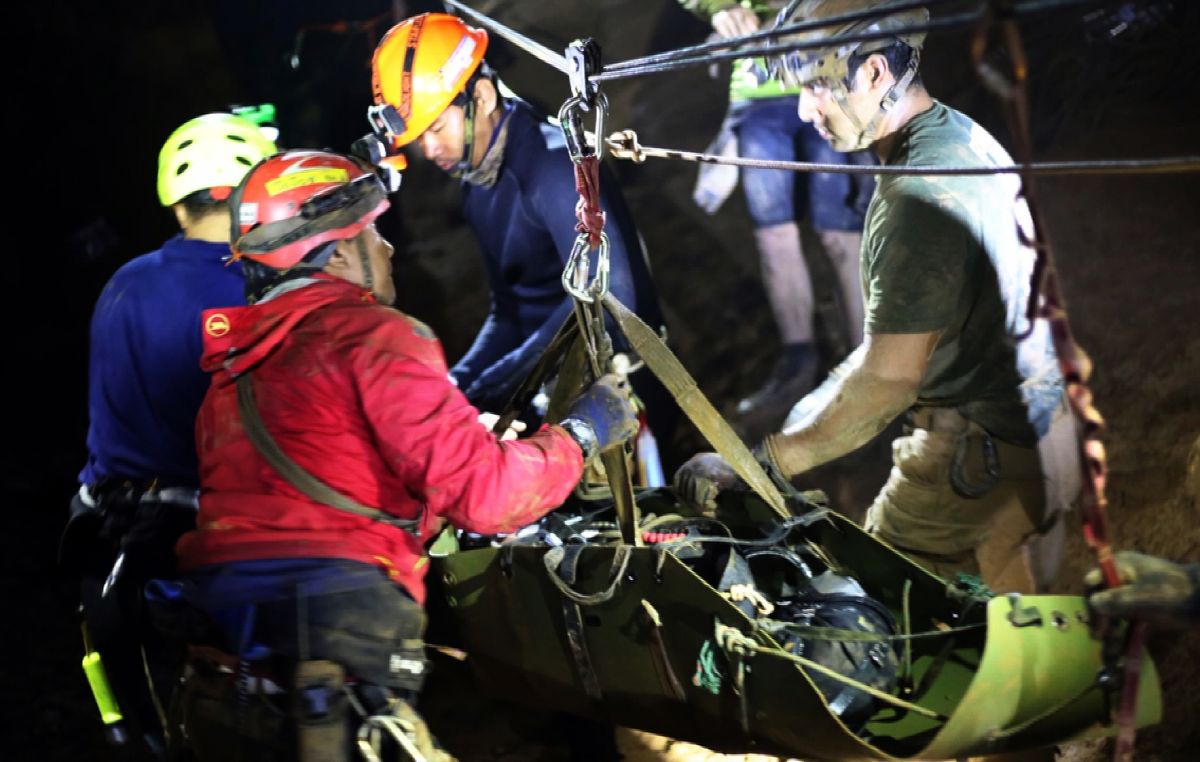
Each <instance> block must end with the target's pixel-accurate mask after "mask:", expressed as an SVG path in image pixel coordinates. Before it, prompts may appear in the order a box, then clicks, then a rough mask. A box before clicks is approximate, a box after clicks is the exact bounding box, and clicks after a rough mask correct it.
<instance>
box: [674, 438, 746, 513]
mask: <svg viewBox="0 0 1200 762" xmlns="http://www.w3.org/2000/svg"><path fill="white" fill-rule="evenodd" d="M739 484H742V480H741V478H739V477H738V475H737V472H736V471H734V470H733V467H732V466H730V465H729V463H728V462H727V461H726V460H725V459H724V458H722V457H721V456H720V455H718V454H717V453H715V452H702V453H699V454H698V455H693V456H692V457H691V458H690V459H689V460H688V462H687V463H684V464H683V465H682V466H680V467H679V470H678V471H676V472H675V494H677V495H678V496H679V498H680V499H681V500H683V501H684V502H685V503H687V504H688V505H690V506H692V508H695V509H696V510H699V511H707V512H712V511H715V510H716V509H717V495H719V494H720V493H722V492H724V491H725V490H728V489H731V488H733V487H735V486H737V485H739Z"/></svg>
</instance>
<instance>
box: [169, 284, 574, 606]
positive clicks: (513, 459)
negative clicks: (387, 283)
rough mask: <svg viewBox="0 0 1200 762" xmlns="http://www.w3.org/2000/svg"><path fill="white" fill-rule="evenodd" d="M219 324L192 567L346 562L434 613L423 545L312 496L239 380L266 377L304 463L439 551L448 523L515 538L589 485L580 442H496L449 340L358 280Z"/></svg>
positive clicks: (239, 313)
mask: <svg viewBox="0 0 1200 762" xmlns="http://www.w3.org/2000/svg"><path fill="white" fill-rule="evenodd" d="M203 325H204V330H205V336H204V355H203V357H202V358H201V367H203V368H204V370H206V371H208V372H210V373H212V374H213V378H212V386H211V387H210V388H209V390H208V395H207V396H206V397H205V399H204V404H203V406H202V407H201V409H200V415H199V417H198V418H197V420H196V445H197V450H198V453H199V457H200V484H201V494H200V515H199V520H198V525H197V529H196V530H195V531H193V532H189V533H187V534H186V535H184V536H183V537H182V538H181V539H180V540H179V544H178V545H177V547H176V550H177V552H178V555H179V559H180V565H181V568H182V569H184V570H189V569H195V568H197V567H200V566H206V565H209V564H216V563H224V562H230V561H244V560H258V559H274V558H313V557H323V558H328V557H334V558H345V559H351V560H354V561H362V562H366V563H370V564H376V565H379V566H381V567H383V568H385V569H386V570H387V572H388V573H389V575H390V576H391V577H392V579H393V580H395V581H396V582H397V583H398V584H400V585H402V586H403V587H404V588H405V589H407V590H408V591H409V593H411V594H412V596H413V597H414V598H415V599H416V600H417V601H418V602H423V601H424V597H425V585H424V573H425V567H426V563H425V560H426V559H425V555H424V552H423V549H422V545H421V541H420V540H418V539H417V538H416V537H414V536H413V535H412V534H410V533H409V532H406V531H404V530H401V529H398V528H396V527H392V526H389V525H386V524H382V523H380V522H376V521H372V520H370V519H367V518H362V517H359V516H356V515H354V514H351V513H347V512H345V511H341V510H338V509H336V508H330V507H328V506H325V505H322V504H320V503H317V502H315V501H313V500H311V499H310V498H308V497H306V496H305V495H304V494H302V493H301V492H299V491H298V490H297V489H295V488H294V487H292V486H291V484H289V483H288V482H287V481H286V480H284V478H283V477H282V476H280V475H279V473H277V472H276V471H275V469H274V468H272V467H271V465H270V464H269V463H267V461H266V460H265V459H264V458H263V457H262V456H261V455H259V454H258V452H257V450H255V449H254V446H253V445H252V444H251V443H250V440H249V439H248V438H247V437H246V433H245V431H244V430H243V428H242V422H241V416H240V414H239V412H238V406H237V386H236V384H235V381H236V378H237V376H238V375H239V374H242V373H245V372H247V371H251V370H252V374H251V378H252V379H253V384H254V396H255V399H256V402H257V407H258V409H259V413H260V414H261V416H262V419H263V422H264V423H265V424H266V427H267V429H268V430H269V431H270V432H271V434H272V436H273V437H274V438H275V441H276V442H277V443H278V444H279V446H280V447H281V448H282V449H283V451H284V452H285V453H287V454H288V456H289V457H291V458H292V459H293V460H294V461H296V462H297V463H298V464H300V466H302V467H303V468H305V469H306V470H308V472H309V473H311V474H312V475H314V476H316V477H317V478H318V479H320V480H321V481H323V482H325V483H326V484H328V485H329V486H330V487H332V488H333V489H335V490H337V491H338V492H341V493H343V494H345V495H347V496H349V497H351V498H353V499H354V500H357V501H358V502H359V503H362V504H363V505H368V506H372V507H376V508H379V509H381V510H384V511H386V512H388V513H390V514H393V515H395V516H398V517H401V518H416V517H418V516H420V517H421V521H422V536H423V537H424V538H426V539H428V537H429V535H430V533H431V532H432V531H433V530H434V528H435V527H436V526H437V525H438V523H439V521H438V517H445V518H446V519H448V520H449V521H451V522H452V523H453V524H454V525H455V526H458V527H461V528H463V529H468V530H471V531H475V532H480V533H485V534H491V533H497V532H511V531H513V530H514V529H516V528H518V527H520V526H523V525H525V524H529V523H531V522H533V521H535V520H536V519H538V518H540V517H541V516H542V515H543V514H545V513H546V512H547V511H548V510H550V509H551V508H553V507H555V506H557V505H559V504H560V503H561V502H562V501H563V500H564V499H566V497H567V495H568V493H570V491H571V490H572V488H573V487H574V486H575V484H576V482H578V481H579V476H580V474H581V472H582V469H583V462H582V455H581V453H580V450H579V447H578V446H577V445H576V444H575V443H574V441H572V440H571V438H570V437H569V436H568V435H567V433H566V432H565V431H563V430H562V429H560V428H558V427H551V428H548V429H543V430H542V431H540V432H538V433H537V434H534V435H533V436H531V437H528V438H526V439H523V440H516V441H510V442H504V443H501V442H498V441H496V438H495V437H494V436H492V434H491V433H490V432H489V431H488V430H487V429H485V428H484V427H483V425H482V424H480V423H479V422H478V420H477V418H478V416H479V411H478V410H476V409H475V408H473V407H472V406H471V404H470V403H469V402H467V399H466V397H464V396H463V395H462V393H461V392H459V390H458V389H456V388H455V387H454V385H453V384H452V383H451V382H450V380H449V378H448V376H447V370H446V362H445V359H444V358H443V356H442V347H441V344H440V343H439V342H438V340H437V338H436V337H435V336H434V335H433V332H432V331H430V330H429V328H427V327H426V326H425V325H423V324H421V323H420V322H418V321H416V320H413V319H412V318H409V317H407V316H406V315H404V314H402V313H400V312H397V311H396V310H393V309H390V308H388V307H383V306H381V305H378V304H376V303H375V300H374V299H373V298H372V297H371V296H370V295H369V294H366V293H364V292H363V290H362V289H361V288H359V287H357V286H355V285H353V284H351V283H349V282H347V281H344V280H340V279H336V278H332V277H321V278H320V280H319V281H318V282H317V283H314V284H311V285H307V286H304V287H302V288H298V289H296V290H294V291H289V292H286V293H283V294H281V295H279V296H277V297H275V298H274V299H271V300H269V301H267V302H264V303H261V304H258V305H255V306H252V307H233V308H228V309H218V310H209V311H207V312H205V313H204V323H203Z"/></svg>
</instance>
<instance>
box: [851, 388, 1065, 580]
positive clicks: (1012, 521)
mask: <svg viewBox="0 0 1200 762" xmlns="http://www.w3.org/2000/svg"><path fill="white" fill-rule="evenodd" d="M987 440H990V441H991V443H992V444H993V445H994V448H995V449H994V455H993V457H992V459H991V463H992V466H994V467H998V468H992V469H991V472H990V473H989V467H988V456H987V453H986V450H985V447H986V445H985V442H986V441H987ZM892 463H893V465H892V471H891V474H890V475H889V476H888V480H887V483H886V484H884V486H883V489H882V490H881V491H880V493H879V495H878V496H877V497H876V498H875V501H874V503H872V505H871V507H870V508H869V509H868V511H867V518H866V522H865V527H866V529H867V531H868V532H870V533H872V534H874V535H876V536H877V537H879V538H880V539H882V540H884V541H885V542H887V543H889V544H891V545H893V546H894V547H896V548H897V549H898V550H900V551H901V552H903V553H905V554H906V555H909V556H911V557H912V558H913V560H915V561H917V562H918V563H920V564H921V565H923V566H925V567H926V568H928V569H930V570H931V571H933V572H934V573H936V574H938V575H940V576H942V577H945V578H947V579H950V580H953V579H954V577H955V576H956V575H957V573H959V572H963V573H966V574H975V575H979V574H980V571H981V565H980V559H979V558H978V557H977V553H976V551H977V550H980V549H981V546H982V545H984V543H985V540H988V537H989V533H993V535H994V536H993V538H992V540H994V541H998V542H997V543H995V544H996V545H997V546H996V547H995V548H994V552H993V553H992V554H991V555H992V556H993V563H988V564H985V566H986V567H993V568H991V569H988V568H985V569H984V572H985V574H984V581H985V582H987V583H988V584H989V585H992V586H993V588H994V589H997V591H1007V590H1020V589H1021V588H1026V590H1025V591H1026V592H1028V588H1029V587H1031V585H1030V581H1029V579H1028V576H1027V575H1026V574H1025V573H1024V568H1023V566H1022V565H1021V563H1020V562H1019V561H1018V562H1017V563H1016V564H1015V566H1013V565H1012V561H1013V560H1014V559H1019V557H1020V553H1019V552H1018V551H1019V548H1020V546H1021V545H1022V544H1023V543H1024V542H1025V541H1026V540H1027V539H1028V538H1029V536H1030V535H1031V534H1032V533H1033V531H1034V528H1035V527H1040V526H1042V524H1043V515H1044V511H1045V505H1046V492H1045V480H1044V478H1043V475H1042V468H1041V463H1040V460H1039V458H1038V451H1037V449H1036V448H1032V447H1018V446H1016V445H1011V444H1008V443H1006V442H1002V441H1000V440H998V439H992V438H990V437H989V436H988V435H987V433H986V432H985V431H984V430H983V429H982V428H981V427H979V426H978V425H977V424H975V423H973V422H971V421H969V420H967V419H966V418H964V417H963V416H962V415H961V414H959V413H958V412H956V411H954V410H952V409H950V408H923V409H918V410H915V411H914V413H913V423H912V430H911V433H908V434H907V435H906V436H902V437H899V438H898V439H896V441H894V442H893V443H892ZM956 463H957V474H956V476H957V484H958V488H956V486H955V484H954V483H953V480H952V471H954V470H955V469H956ZM996 471H998V473H996ZM964 485H965V487H967V488H968V489H965V490H964V489H963V487H964ZM964 493H970V494H978V496H975V497H967V496H964ZM979 493H982V494H979ZM998 520H999V521H998ZM992 544H993V543H989V545H992ZM1006 567H1011V568H1006ZM1014 570H1015V574H1014Z"/></svg>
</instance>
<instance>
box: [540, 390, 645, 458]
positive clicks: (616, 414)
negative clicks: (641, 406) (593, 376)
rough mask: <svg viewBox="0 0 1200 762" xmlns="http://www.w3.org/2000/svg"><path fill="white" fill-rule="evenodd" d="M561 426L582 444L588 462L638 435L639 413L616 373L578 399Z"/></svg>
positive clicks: (572, 404)
mask: <svg viewBox="0 0 1200 762" xmlns="http://www.w3.org/2000/svg"><path fill="white" fill-rule="evenodd" d="M559 425H561V426H562V427H563V428H564V429H566V430H567V433H568V434H570V435H571V438H572V439H574V440H575V441H576V443H578V444H579V447H580V449H582V450H583V455H584V458H587V459H590V458H592V457H594V456H596V455H597V454H599V453H601V452H603V451H604V450H608V449H610V448H612V447H616V446H618V445H620V444H622V443H623V442H625V441H626V440H627V439H631V438H632V437H634V436H636V435H637V432H638V419H637V412H636V411H635V410H634V407H633V400H632V399H631V397H630V393H629V385H628V383H626V382H624V381H622V380H621V379H620V377H618V376H617V375H616V374H614V373H608V374H605V375H603V376H601V377H600V378H598V379H597V380H596V383H594V384H592V385H591V386H590V387H589V388H588V389H587V391H585V392H584V393H583V394H581V395H579V396H578V397H577V398H575V401H574V402H572V403H571V407H570V409H569V410H567V414H566V415H565V416H563V420H562V422H561V423H560V424H559Z"/></svg>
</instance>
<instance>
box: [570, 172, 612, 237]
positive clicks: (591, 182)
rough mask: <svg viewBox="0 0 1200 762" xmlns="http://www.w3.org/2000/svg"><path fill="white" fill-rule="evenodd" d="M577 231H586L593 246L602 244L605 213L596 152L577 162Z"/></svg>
mask: <svg viewBox="0 0 1200 762" xmlns="http://www.w3.org/2000/svg"><path fill="white" fill-rule="evenodd" d="M575 190H576V191H577V192H578V193H579V201H577V202H576V203H575V219H576V220H577V222H576V223H575V232H577V233H584V234H586V235H587V237H588V244H589V245H591V246H592V247H593V248H595V247H597V246H599V245H600V235H601V234H602V233H603V232H604V221H605V214H604V211H603V210H602V209H601V208H600V161H599V159H598V158H597V157H596V155H595V154H593V155H591V156H584V157H583V159H582V160H580V161H579V162H578V163H576V164H575Z"/></svg>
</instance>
